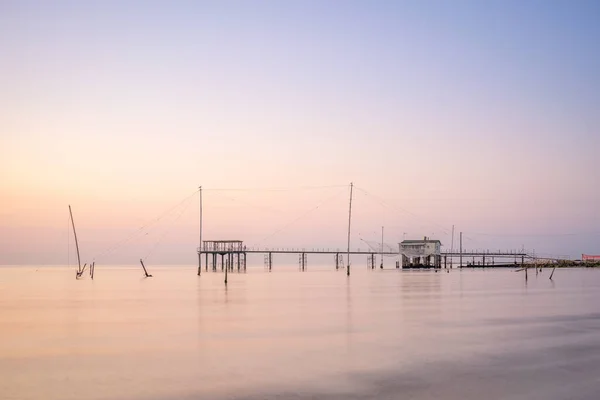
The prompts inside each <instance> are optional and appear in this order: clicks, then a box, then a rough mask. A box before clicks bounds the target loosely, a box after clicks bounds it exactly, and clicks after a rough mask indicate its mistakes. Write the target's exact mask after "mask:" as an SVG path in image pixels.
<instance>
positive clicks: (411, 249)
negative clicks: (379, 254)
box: [400, 236, 442, 268]
mask: <svg viewBox="0 0 600 400" xmlns="http://www.w3.org/2000/svg"><path fill="white" fill-rule="evenodd" d="M441 247H442V243H441V242H440V241H439V240H431V239H429V238H428V237H427V236H425V237H424V238H423V240H403V241H402V243H400V254H402V268H432V267H433V268H440V267H441V266H442V256H441V254H440V252H441Z"/></svg>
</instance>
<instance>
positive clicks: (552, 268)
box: [549, 267, 556, 280]
mask: <svg viewBox="0 0 600 400" xmlns="http://www.w3.org/2000/svg"><path fill="white" fill-rule="evenodd" d="M555 269H556V267H554V268H552V273H551V274H550V278H549V279H550V280H552V275H554V270H555Z"/></svg>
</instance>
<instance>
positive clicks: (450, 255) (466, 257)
mask: <svg viewBox="0 0 600 400" xmlns="http://www.w3.org/2000/svg"><path fill="white" fill-rule="evenodd" d="M248 254H262V255H263V256H264V265H265V268H266V269H268V270H269V271H271V269H272V268H273V255H274V254H287V255H294V254H295V255H297V258H298V267H299V269H300V270H301V271H304V270H306V267H307V262H308V257H307V256H308V255H309V254H310V255H333V260H332V261H333V264H334V265H335V268H336V269H341V268H344V254H350V255H352V256H366V264H365V265H367V267H368V268H369V269H374V268H375V266H376V263H375V259H376V258H377V257H381V256H384V257H396V260H395V261H396V262H395V267H396V268H399V267H400V263H399V260H400V253H399V252H391V251H384V252H381V251H375V250H373V249H356V250H354V251H353V250H351V251H349V252H348V251H347V250H344V249H340V248H312V249H311V248H309V249H307V248H295V247H289V248H279V247H278V248H259V247H252V248H247V247H246V246H244V244H243V242H242V241H241V240H206V241H203V242H202V248H198V258H199V261H203V262H204V268H205V270H206V271H208V270H209V268H210V269H211V270H212V271H217V270H218V269H220V270H221V271H223V270H224V269H225V268H228V269H229V271H234V270H235V269H237V270H238V271H245V270H246V266H247V257H248ZM203 256H204V257H203ZM440 256H441V259H442V260H443V261H442V263H441V265H440V266H439V267H441V268H452V267H453V266H454V267H459V268H460V267H461V265H460V264H458V265H457V264H456V263H454V264H453V262H452V261H453V260H454V259H463V265H462V267H500V266H508V265H510V266H514V265H515V264H524V263H525V260H526V259H527V260H529V259H530V258H532V257H531V256H530V255H528V254H527V253H525V252H520V251H507V252H500V251H498V252H491V251H473V250H469V251H463V252H462V253H461V252H450V251H447V252H443V251H442V252H441V254H440ZM202 259H204V260H202ZM434 267H435V266H434V265H431V266H429V267H427V266H425V267H424V268H434Z"/></svg>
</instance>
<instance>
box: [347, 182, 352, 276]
mask: <svg viewBox="0 0 600 400" xmlns="http://www.w3.org/2000/svg"><path fill="white" fill-rule="evenodd" d="M352 188H353V184H352V182H350V207H349V208H348V251H347V255H346V257H348V268H347V269H346V275H347V276H350V224H351V222H352Z"/></svg>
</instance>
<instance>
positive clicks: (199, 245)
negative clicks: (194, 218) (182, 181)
mask: <svg viewBox="0 0 600 400" xmlns="http://www.w3.org/2000/svg"><path fill="white" fill-rule="evenodd" d="M198 192H199V194H200V215H199V219H200V235H199V238H198V242H199V243H198V276H200V273H201V272H202V186H200V187H198ZM207 268H208V265H207Z"/></svg>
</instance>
